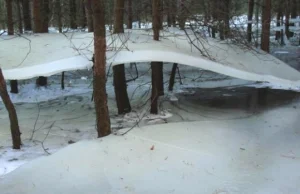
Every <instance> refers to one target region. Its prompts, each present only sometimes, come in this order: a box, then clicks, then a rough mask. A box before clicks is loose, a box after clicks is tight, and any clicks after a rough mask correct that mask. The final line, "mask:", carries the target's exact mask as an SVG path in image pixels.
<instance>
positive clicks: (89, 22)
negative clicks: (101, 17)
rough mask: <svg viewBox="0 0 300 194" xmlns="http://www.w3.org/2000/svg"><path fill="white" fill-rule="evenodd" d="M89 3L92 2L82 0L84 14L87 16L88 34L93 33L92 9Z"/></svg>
mask: <svg viewBox="0 0 300 194" xmlns="http://www.w3.org/2000/svg"><path fill="white" fill-rule="evenodd" d="M91 1H92V0H84V4H85V9H86V14H87V25H88V32H94V22H93V9H92V5H91Z"/></svg>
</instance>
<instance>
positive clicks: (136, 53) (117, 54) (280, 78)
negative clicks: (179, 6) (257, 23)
mask: <svg viewBox="0 0 300 194" xmlns="http://www.w3.org/2000/svg"><path fill="white" fill-rule="evenodd" d="M150 33H151V32H150ZM150 33H149V32H146V31H141V30H140V31H128V32H126V33H125V34H123V35H114V36H111V35H109V36H108V37H107V45H108V48H107V65H118V64H123V63H130V62H150V61H162V62H169V63H178V64H183V65H188V66H193V67H197V68H201V69H206V70H210V71H214V72H217V73H221V74H224V75H228V76H231V77H235V78H240V79H244V80H250V81H260V82H269V83H270V84H273V85H274V86H276V87H281V88H283V89H292V90H298V89H299V87H300V73H299V72H298V71H296V70H295V69H293V68H291V67H290V66H288V65H286V64H285V63H284V62H282V61H280V60H278V59H276V58H275V57H273V56H271V55H269V54H267V53H264V52H262V51H259V50H255V49H249V48H245V49H241V47H240V46H235V45H233V44H227V43H225V42H218V41H216V40H215V39H210V38H207V39H203V40H201V41H195V39H196V38H195V36H194V35H190V39H189V38H187V37H186V36H185V35H184V34H182V32H181V33H177V34H176V33H163V35H162V37H161V40H160V41H153V40H152V35H151V34H150ZM27 39H30V48H29V41H28V40H27ZM27 39H25V38H23V37H18V38H15V39H11V40H5V41H0V44H5V46H6V49H8V50H5V49H3V48H4V47H2V46H1V45H0V51H1V52H0V65H1V67H2V68H3V69H4V70H3V73H4V76H5V78H6V79H8V80H11V79H16V80H19V79H29V78H33V77H36V76H51V75H54V74H57V73H60V72H63V71H70V70H79V69H86V68H90V67H91V65H92V64H91V62H90V59H91V56H92V53H93V49H94V48H93V34H91V33H75V34H74V33H71V34H67V35H61V34H39V35H36V36H35V35H31V36H29V37H27ZM190 40H193V45H192V44H191V43H190ZM195 46H196V47H198V48H199V49H200V50H201V52H202V54H201V52H200V51H199V50H198V49H196V48H195ZM7 47H10V48H11V49H13V48H12V47H16V49H17V52H16V53H15V54H14V53H11V52H9V48H7ZM1 48H2V49H1ZM29 49H30V52H28V51H29ZM2 51H3V52H2ZM1 53H2V54H1ZM17 53H19V54H20V55H17ZM28 53H29V54H28ZM24 58H25V60H24ZM22 60H23V61H22ZM3 64H4V65H3ZM5 64H6V65H5ZM16 64H19V65H16Z"/></svg>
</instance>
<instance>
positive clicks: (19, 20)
mask: <svg viewBox="0 0 300 194" xmlns="http://www.w3.org/2000/svg"><path fill="white" fill-rule="evenodd" d="M15 3H16V5H17V12H18V29H19V33H20V34H23V19H22V12H21V2H20V0H15Z"/></svg>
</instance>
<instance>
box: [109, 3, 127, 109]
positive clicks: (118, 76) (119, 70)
mask: <svg viewBox="0 0 300 194" xmlns="http://www.w3.org/2000/svg"><path fill="white" fill-rule="evenodd" d="M124 8H125V1H124V0H115V9H114V12H115V13H114V15H115V16H114V18H115V20H114V33H115V34H117V33H124V27H123V23H124ZM113 74H114V76H113V79H114V88H115V94H116V102H117V107H118V114H125V113H129V112H131V106H130V102H129V98H128V94H127V85H126V75H125V67H124V64H120V65H116V66H114V67H113Z"/></svg>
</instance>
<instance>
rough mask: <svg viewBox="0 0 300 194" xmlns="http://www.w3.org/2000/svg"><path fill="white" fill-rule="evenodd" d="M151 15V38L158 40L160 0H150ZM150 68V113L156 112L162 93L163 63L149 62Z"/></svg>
mask: <svg viewBox="0 0 300 194" xmlns="http://www.w3.org/2000/svg"><path fill="white" fill-rule="evenodd" d="M152 17H153V39H154V40H156V41H159V30H160V25H161V24H160V0H152ZM151 69H152V93H151V110H150V113H151V114H158V97H159V96H162V95H164V85H163V71H162V70H163V63H162V62H151Z"/></svg>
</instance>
